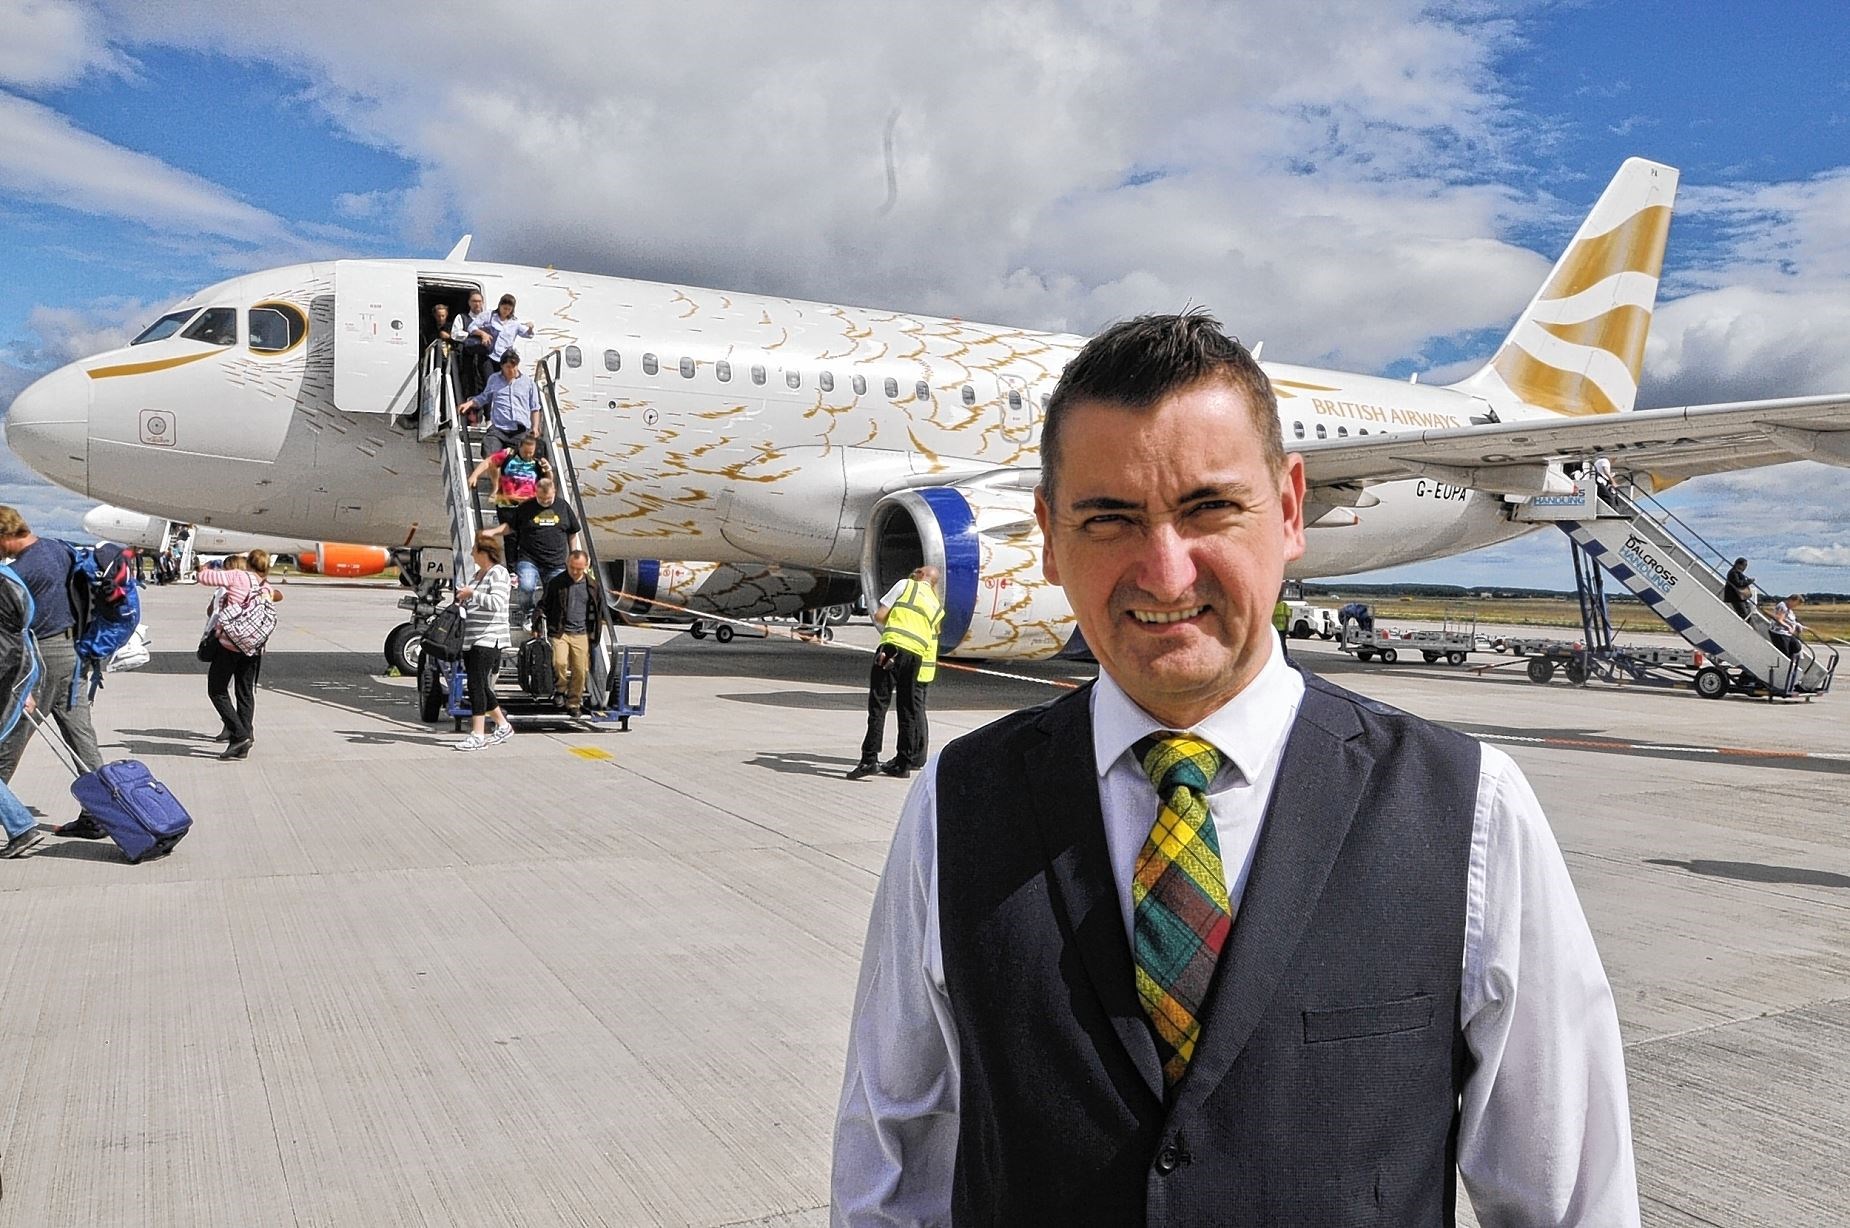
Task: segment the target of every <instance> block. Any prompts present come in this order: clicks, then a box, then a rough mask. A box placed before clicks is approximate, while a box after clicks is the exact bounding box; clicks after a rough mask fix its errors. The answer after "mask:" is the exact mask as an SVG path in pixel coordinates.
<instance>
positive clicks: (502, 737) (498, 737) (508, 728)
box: [487, 724, 514, 746]
mask: <svg viewBox="0 0 1850 1228" xmlns="http://www.w3.org/2000/svg"><path fill="white" fill-rule="evenodd" d="M513 736H514V727H513V726H512V725H506V724H502V725H497V726H495V731H494V733H492V734H490V735H489V737H488V743H487V744H488V745H489V746H499V745H501V744H502V743H503V742H505V741H507V740H508V739H509V738H511V737H513Z"/></svg>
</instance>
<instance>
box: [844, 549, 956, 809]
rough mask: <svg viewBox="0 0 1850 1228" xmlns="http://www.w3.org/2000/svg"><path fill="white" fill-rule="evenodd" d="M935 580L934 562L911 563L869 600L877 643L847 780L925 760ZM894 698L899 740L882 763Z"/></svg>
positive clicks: (936, 610)
mask: <svg viewBox="0 0 1850 1228" xmlns="http://www.w3.org/2000/svg"><path fill="white" fill-rule="evenodd" d="M937 586H938V569H937V568H936V567H933V566H931V565H930V564H926V565H925V566H922V567H914V568H913V569H912V574H911V575H910V576H908V577H906V578H905V579H904V580H901V581H899V582H898V583H897V584H895V585H893V587H891V588H889V589H887V591H886V592H885V593H884V594H883V595H882V596H881V598H880V600H879V601H878V602H877V603H876V604H875V606H874V622H875V623H877V624H879V627H880V645H879V647H878V648H876V649H875V650H874V663H873V666H872V668H871V669H870V670H869V671H868V678H867V736H866V737H864V738H862V739H861V759H860V762H858V763H856V764H855V765H854V767H852V768H850V769H849V771H848V779H849V780H859V779H861V778H862V777H863V776H872V775H873V774H874V773H875V772H879V773H881V774H882V775H885V776H897V777H898V778H900V779H901V780H904V779H905V778H906V777H908V776H910V775H912V773H913V772H914V771H916V770H918V769H919V768H922V767H924V766H925V747H926V745H927V741H928V737H929V735H928V732H927V729H926V720H925V690H926V688H927V687H929V686H930V685H931V680H932V679H933V678H936V677H937V676H938V632H939V631H940V630H941V629H942V628H943V626H944V602H943V601H942V600H940V599H939V597H938V587H937ZM894 703H897V704H898V706H899V743H898V745H897V747H896V748H895V749H894V751H893V757H892V758H891V759H889V760H887V761H886V762H885V763H881V762H880V742H881V740H882V739H883V738H884V737H885V736H886V710H887V707H888V705H890V704H894Z"/></svg>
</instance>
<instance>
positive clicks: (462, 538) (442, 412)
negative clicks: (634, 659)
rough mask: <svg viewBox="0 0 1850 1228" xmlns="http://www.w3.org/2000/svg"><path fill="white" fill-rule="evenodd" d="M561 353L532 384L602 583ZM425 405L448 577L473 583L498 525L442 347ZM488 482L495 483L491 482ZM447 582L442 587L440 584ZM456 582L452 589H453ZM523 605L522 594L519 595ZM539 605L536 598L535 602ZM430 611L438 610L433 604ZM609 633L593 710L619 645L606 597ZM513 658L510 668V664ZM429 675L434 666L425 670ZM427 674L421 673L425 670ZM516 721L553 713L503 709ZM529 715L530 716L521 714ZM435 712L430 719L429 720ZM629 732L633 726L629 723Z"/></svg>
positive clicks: (423, 428)
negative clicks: (482, 536)
mask: <svg viewBox="0 0 1850 1228" xmlns="http://www.w3.org/2000/svg"><path fill="white" fill-rule="evenodd" d="M558 363H559V356H558V354H556V353H555V354H552V355H549V356H548V357H547V358H545V359H542V360H541V361H540V362H539V363H538V364H536V365H535V368H534V380H535V383H536V384H537V386H538V389H539V394H540V404H541V408H542V413H543V416H544V420H545V424H546V438H545V445H544V446H545V449H546V450H547V451H548V452H549V453H550V455H549V456H548V460H549V461H550V463H551V465H552V468H553V478H554V482H555V485H556V486H557V489H558V497H559V498H560V499H562V500H564V501H565V502H566V503H567V505H568V506H570V507H571V509H572V511H573V513H574V514H576V516H577V518H578V523H579V525H580V526H581V531H580V542H581V544H582V546H583V548H584V550H585V552H586V553H587V554H589V555H590V556H591V558H590V564H591V565H590V574H591V575H592V576H601V575H602V574H603V572H602V570H601V569H600V568H599V566H598V559H597V547H596V546H595V545H594V544H593V542H592V539H591V531H590V521H589V520H588V519H587V518H586V516H585V509H584V500H583V496H582V494H581V493H580V491H579V488H578V480H577V470H576V468H575V466H574V465H573V463H572V456H571V448H570V445H569V442H568V441H567V439H566V438H565V429H564V423H563V421H562V420H561V418H560V416H559V401H558V372H557V366H558ZM420 374H421V376H422V380H421V398H420V405H419V413H418V438H419V439H425V440H428V439H436V440H437V441H438V442H439V444H440V446H441V447H442V450H443V486H444V502H445V504H446V511H447V513H448V516H449V524H450V548H451V551H452V552H453V555H454V561H453V563H452V566H451V571H450V574H451V576H452V577H467V576H469V575H471V574H472V573H473V572H474V569H475V563H474V558H473V555H474V548H475V538H476V534H477V533H479V532H481V530H482V529H483V527H485V526H486V525H488V524H489V523H490V522H491V521H492V517H491V516H490V515H489V507H490V504H489V502H488V498H487V494H488V492H487V491H485V489H484V486H483V485H482V484H480V483H477V484H472V483H471V482H470V481H469V474H470V473H471V472H472V471H473V470H474V469H475V467H476V465H477V464H479V463H480V462H481V460H482V448H483V436H482V433H481V432H480V431H478V430H475V429H471V428H469V427H468V426H467V425H466V424H464V423H463V422H462V421H461V419H460V417H459V415H458V414H457V408H456V407H457V405H458V403H459V398H458V397H457V395H456V371H455V361H454V359H453V358H451V357H449V356H448V355H446V354H444V353H442V352H441V347H439V346H432V347H430V349H429V350H428V351H426V354H425V358H424V363H423V370H422V371H421V373H420ZM484 482H492V479H490V478H485V479H484ZM439 583H441V582H439ZM455 583H456V581H454V580H452V581H451V582H450V585H451V587H452V588H453V587H454V585H455ZM516 600H518V594H517V595H516ZM536 600H537V597H536ZM432 604H435V603H434V602H432ZM603 626H604V632H603V635H602V636H601V637H600V638H599V639H598V641H597V642H595V643H593V644H592V645H591V677H590V679H589V685H588V687H587V706H589V707H592V708H594V709H602V708H603V707H604V706H605V703H606V700H607V698H608V697H609V694H610V683H609V678H610V668H611V663H612V662H613V661H614V660H616V658H617V652H618V646H617V643H616V635H615V627H614V622H613V614H612V611H611V609H610V604H609V601H608V597H607V598H606V601H605V618H604V621H603ZM524 638H525V627H524V625H523V626H518V627H516V628H515V635H514V643H515V644H516V646H518V645H519V644H520V643H521V642H522V640H523V639H524ZM512 660H513V658H512V656H511V654H510V658H509V665H510V666H511V664H512ZM427 668H428V667H427ZM421 675H422V671H421ZM428 683H429V680H428V679H426V678H424V677H423V676H420V679H419V685H420V689H422V688H423V687H424V686H426V685H428ZM498 689H499V690H500V692H501V694H502V696H503V699H504V701H511V698H512V697H513V696H515V695H517V694H519V693H520V692H519V686H518V683H517V682H516V681H515V680H514V678H513V677H512V670H511V669H509V670H504V685H502V686H501V687H499V688H498ZM503 706H504V707H506V708H509V709H510V711H509V714H510V715H511V716H519V715H526V716H533V715H547V714H549V713H550V709H547V710H546V711H543V712H538V713H536V712H534V711H532V710H531V709H530V707H529V706H528V705H522V704H513V703H511V702H504V704H503ZM521 708H528V709H529V710H527V711H524V712H523V711H520V709H521ZM429 711H430V709H429V705H428V704H426V706H425V712H426V715H427V718H428V714H429ZM624 725H625V727H626V728H627V727H628V721H627V720H624Z"/></svg>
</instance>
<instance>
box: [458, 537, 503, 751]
mask: <svg viewBox="0 0 1850 1228" xmlns="http://www.w3.org/2000/svg"><path fill="white" fill-rule="evenodd" d="M513 589H514V578H513V577H512V576H510V575H509V574H508V570H507V568H506V567H503V566H502V565H501V543H500V542H498V541H496V540H495V539H494V538H492V537H490V536H488V535H487V534H486V533H478V534H476V537H475V576H474V577H473V578H472V579H471V580H470V581H469V583H467V584H465V585H463V586H462V587H461V588H459V589H457V590H456V602H457V604H458V605H460V606H462V607H463V609H465V610H467V611H468V614H469V621H468V624H467V625H466V626H465V627H464V629H463V668H464V669H465V670H466V671H467V672H468V675H469V713H470V715H469V736H468V737H466V738H464V739H463V740H462V741H460V742H457V743H456V744H455V745H456V749H457V750H481V749H482V748H483V747H484V746H494V745H497V744H499V743H501V742H505V741H507V740H508V739H509V738H511V737H513V736H514V727H513V726H512V725H510V724H508V719H507V713H505V712H503V711H502V710H501V700H500V699H499V698H497V697H496V695H495V675H496V674H498V673H500V672H501V653H502V651H503V650H504V649H505V648H506V647H507V646H508V640H509V636H508V625H507V612H508V603H509V601H510V600H511V598H512V594H513ZM491 716H492V717H494V718H495V730H494V732H493V733H492V734H490V733H489V732H488V718H489V717H491Z"/></svg>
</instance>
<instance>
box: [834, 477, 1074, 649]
mask: <svg viewBox="0 0 1850 1228" xmlns="http://www.w3.org/2000/svg"><path fill="white" fill-rule="evenodd" d="M928 563H929V564H931V565H933V566H935V567H937V568H938V570H939V572H940V574H942V575H943V577H944V629H943V630H942V631H940V632H939V636H938V644H939V651H940V652H942V653H944V654H945V655H946V656H959V657H989V658H1000V659H1009V660H1036V659H1039V658H1042V657H1051V656H1053V655H1054V654H1055V653H1057V652H1059V651H1060V649H1061V648H1063V647H1065V645H1066V642H1067V641H1068V640H1069V639H1070V638H1072V635H1073V632H1074V631H1075V630H1076V629H1077V626H1078V624H1077V623H1075V622H1074V621H1073V611H1072V607H1071V606H1069V605H1068V604H1067V600H1066V592H1065V591H1064V590H1063V589H1061V588H1060V586H1059V585H1057V584H1049V583H1048V582H1047V580H1046V579H1045V578H1044V577H1043V576H1042V575H1041V530H1040V526H1039V525H1038V524H1036V523H1035V520H1034V488H1033V486H1032V485H1031V479H1030V478H1029V477H1027V476H1026V475H1022V474H1015V473H1009V474H1004V475H1000V476H998V477H995V478H977V479H975V480H973V481H969V482H964V483H960V484H959V485H956V486H925V487H920V488H918V489H915V490H902V491H900V492H899V493H897V494H892V495H888V496H887V497H886V498H884V499H882V500H880V502H878V503H876V504H875V505H874V510H873V512H872V513H871V515H870V516H869V517H868V522H867V536H866V538H865V541H864V544H863V547H862V555H861V585H862V591H863V592H864V593H865V594H866V596H867V602H868V604H869V605H870V606H872V605H873V604H874V603H875V602H878V601H879V600H880V598H881V596H882V595H883V594H885V592H886V591H887V589H889V588H890V587H892V585H893V584H894V583H896V582H897V581H899V580H903V579H905V578H906V576H907V575H909V574H910V573H911V571H912V569H913V568H915V567H919V566H923V565H925V564H928Z"/></svg>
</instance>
